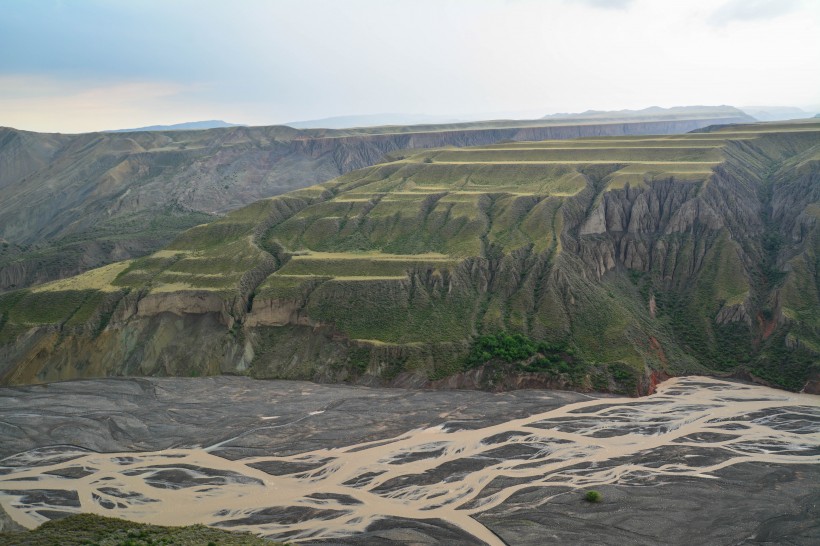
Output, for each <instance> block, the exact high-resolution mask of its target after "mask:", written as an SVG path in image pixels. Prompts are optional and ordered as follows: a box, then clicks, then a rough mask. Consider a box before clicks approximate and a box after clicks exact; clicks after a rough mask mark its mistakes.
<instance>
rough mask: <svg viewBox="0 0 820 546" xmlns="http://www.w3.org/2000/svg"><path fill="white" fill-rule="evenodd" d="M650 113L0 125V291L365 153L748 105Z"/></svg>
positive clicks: (593, 128) (302, 183)
mask: <svg viewBox="0 0 820 546" xmlns="http://www.w3.org/2000/svg"><path fill="white" fill-rule="evenodd" d="M656 118H657V116H656V117H646V118H642V119H641V120H637V121H634V120H633V121H631V122H630V123H601V122H592V123H591V122H588V121H583V120H582V121H578V120H576V121H572V120H562V121H560V122H548V121H543V120H536V121H517V122H509V121H507V122H504V121H497V122H483V123H466V124H458V125H429V126H417V127H378V128H372V129H351V130H342V131H334V130H327V129H321V130H306V131H299V130H296V129H292V128H290V127H281V126H280V127H232V128H225V129H213V130H206V131H184V132H182V131H159V132H156V131H155V132H148V131H143V132H133V133H91V134H82V135H59V134H38V133H30V132H26V131H17V130H14V129H5V128H0V292H3V291H7V290H9V289H13V288H20V287H25V286H29V285H31V284H35V283H39V282H44V281H47V280H52V279H55V278H62V277H67V276H70V275H73V274H76V273H79V272H81V271H85V270H88V269H91V268H93V267H98V266H100V265H104V264H106V263H110V262H113V261H117V260H124V259H129V258H134V257H137V256H142V255H145V254H148V253H150V252H152V251H154V250H158V249H160V248H162V247H163V246H164V245H166V244H168V242H170V240H171V239H173V237H174V236H176V235H177V234H178V233H180V232H182V231H184V230H185V229H188V228H190V227H193V226H196V225H198V224H201V223H204V222H208V221H211V220H214V219H216V218H218V217H220V216H221V215H223V214H224V213H225V212H227V211H229V210H232V209H236V208H238V207H241V206H244V205H247V204H249V203H252V202H254V201H256V200H258V199H262V198H265V197H270V196H272V195H278V194H281V193H285V192H288V191H290V190H293V189H298V188H302V187H306V186H310V185H313V184H317V183H320V182H325V181H327V180H330V179H331V178H334V177H336V176H339V175H340V174H344V173H346V172H349V171H351V170H354V169H358V168H362V167H366V166H369V165H373V164H374V163H376V162H378V161H380V160H381V159H382V157H383V156H384V155H385V154H386V153H388V152H394V151H396V150H401V149H405V148H430V147H436V146H467V145H477V144H489V143H494V142H498V141H501V140H505V139H507V140H542V139H546V138H572V137H578V136H593V135H630V134H645V133H680V132H685V131H689V130H692V129H696V128H699V127H704V126H706V125H709V124H712V123H731V122H737V121H740V120H743V119H745V115H744V114H742V113H741V112H739V111H737V110H727V111H719V112H709V113H708V115H706V114H703V113H701V114H698V115H695V114H693V115H692V116H690V117H689V118H688V119H674V120H668V119H664V118H663V117H661V118H660V119H656Z"/></svg>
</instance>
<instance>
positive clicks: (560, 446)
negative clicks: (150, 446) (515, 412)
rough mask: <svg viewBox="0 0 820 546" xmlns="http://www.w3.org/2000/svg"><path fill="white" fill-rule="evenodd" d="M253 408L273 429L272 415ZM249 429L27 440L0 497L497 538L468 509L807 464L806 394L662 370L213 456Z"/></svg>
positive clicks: (343, 532) (257, 525)
mask: <svg viewBox="0 0 820 546" xmlns="http://www.w3.org/2000/svg"><path fill="white" fill-rule="evenodd" d="M307 414H310V415H317V413H316V412H314V413H310V412H307ZM260 419H262V420H264V421H265V423H266V426H269V427H274V426H276V423H277V419H276V417H275V416H262V417H260ZM254 432H255V430H248V431H242V433H240V434H238V435H237V436H235V437H232V438H228V439H225V440H222V441H220V442H218V443H216V444H213V445H211V446H207V447H201V448H185V449H182V448H179V449H167V450H161V451H151V452H122V453H105V454H100V453H93V452H89V451H86V450H81V449H78V448H72V447H65V446H63V447H60V446H55V447H53V448H38V449H33V450H30V451H27V452H23V453H20V454H17V455H13V456H10V457H7V458H5V459H3V460H2V461H0V504H2V506H3V508H4V509H5V510H6V512H8V514H9V515H10V516H11V517H12V518H13V519H14V520H15V521H17V522H18V523H20V524H22V525H24V526H26V527H34V526H36V525H38V524H40V523H41V522H43V521H45V520H46V519H48V516H49V515H51V514H52V512H50V511H55V512H80V511H81V512H94V513H98V514H102V515H107V516H115V517H123V518H126V519H130V520H134V521H141V522H150V523H158V524H173V525H187V524H193V523H205V524H207V525H214V526H220V527H225V528H230V529H233V530H242V531H250V532H253V533H256V534H260V535H264V536H268V537H271V538H281V539H287V540H289V541H300V540H308V539H322V538H332V537H342V536H347V535H351V534H355V533H358V532H362V531H365V530H366V529H367V528H368V527H369V526H370V525H371V524H373V523H374V522H376V521H378V520H380V519H384V518H391V517H393V518H396V517H398V518H408V519H413V520H430V519H439V520H442V521H444V522H447V523H449V524H451V525H453V526H455V527H458V528H460V529H462V530H464V531H465V532H467V533H469V534H470V535H472V536H473V537H474V538H475V539H479V540H481V541H483V542H485V543H487V544H502V542H501V541H500V539H499V538H498V537H497V536H496V535H495V534H494V533H493V532H491V531H490V530H489V529H487V528H486V527H485V526H484V525H482V524H481V523H479V522H478V521H476V519H474V517H473V516H476V515H478V514H480V513H482V512H485V511H487V510H490V509H495V508H498V507H502V506H504V503H505V501H507V500H508V499H509V498H510V497H511V496H512V495H514V494H516V493H518V492H520V491H522V490H524V489H528V488H533V487H535V488H543V489H544V491H545V493H548V492H549V491H552V490H553V489H554V488H556V487H563V488H567V487H569V488H578V489H579V490H586V489H591V488H595V487H600V486H605V485H608V484H619V485H627V486H628V485H636V486H637V485H650V484H662V483H664V482H665V480H669V479H672V478H675V477H681V476H688V477H693V478H698V479H703V480H709V479H712V478H714V476H715V473H716V472H718V471H720V470H721V469H724V468H726V467H728V466H732V465H737V464H739V463H747V462H763V463H771V464H782V465H790V464H817V463H818V462H820V397H818V396H814V395H801V394H793V393H788V392H784V391H778V390H774V389H769V388H766V387H760V386H753V385H745V384H739V383H731V382H725V381H720V380H716V379H710V378H702V377H689V378H677V379H672V380H669V381H667V382H665V383H663V384H662V385H660V386H659V388H658V392H657V393H656V394H654V395H652V396H648V397H645V398H641V399H632V398H599V399H591V400H585V401H582V402H575V403H569V404H566V405H563V406H561V407H558V408H555V409H550V410H549V411H546V412H544V413H539V414H535V415H531V416H529V417H525V418H520V419H513V420H510V421H506V422H501V423H499V424H494V425H491V426H485V427H482V428H477V429H469V428H460V427H459V425H458V424H457V423H445V424H444V425H440V426H436V427H432V428H423V429H416V430H410V431H407V432H405V433H402V434H400V435H397V436H394V437H391V438H387V439H380V440H375V441H372V442H364V443H354V444H352V445H347V446H344V447H334V448H328V449H317V450H312V451H306V452H302V453H296V454H290V455H284V456H265V455H262V456H253V457H248V456H245V457H242V458H239V459H237V460H230V459H229V458H227V456H228V453H229V452H230V448H231V447H232V446H234V445H236V443H237V442H240V441H246V440H247V437H248V435H249V434H253V433H254ZM231 458H233V456H231ZM502 478H503V479H502ZM542 502H543V503H545V504H548V503H549V502H550V497H549V494H545V497H544V499H543V501H542Z"/></svg>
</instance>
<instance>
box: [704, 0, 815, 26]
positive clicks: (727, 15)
mask: <svg viewBox="0 0 820 546" xmlns="http://www.w3.org/2000/svg"><path fill="white" fill-rule="evenodd" d="M798 4H799V2H798V1H797V0H730V1H729V2H726V3H725V4H723V5H722V6H721V7H720V8H718V9H717V10H715V11H714V13H712V16H711V17H710V18H709V21H710V22H711V23H712V24H713V25H715V26H724V25H727V24H729V23H732V22H735V21H756V20H761V19H773V18H775V17H779V16H781V15H785V14H787V13H789V12H791V11H794V10H795V9H796V8H797V7H798Z"/></svg>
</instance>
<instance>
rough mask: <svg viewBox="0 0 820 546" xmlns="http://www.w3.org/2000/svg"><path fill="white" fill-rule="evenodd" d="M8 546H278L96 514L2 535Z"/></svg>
mask: <svg viewBox="0 0 820 546" xmlns="http://www.w3.org/2000/svg"><path fill="white" fill-rule="evenodd" d="M0 542H2V543H3V544H5V545H7V546H54V545H55V544H59V545H60V546H80V545H88V546H94V545H96V546H149V545H163V544H175V545H177V546H210V545H214V546H216V545H221V546H277V544H280V543H276V542H271V541H270V540H265V539H263V538H259V537H256V536H254V535H252V534H250V533H237V532H231V531H225V530H222V529H213V528H210V527H206V526H204V525H190V526H187V527H165V526H160V525H149V524H145V523H135V522H132V521H127V520H124V519H117V518H108V517H104V516H97V515H94V514H76V515H72V516H68V517H66V518H63V519H58V520H53V521H48V522H46V523H44V524H42V525H40V526H39V527H37V528H36V529H33V530H31V531H23V532H15V533H0Z"/></svg>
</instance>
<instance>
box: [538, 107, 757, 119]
mask: <svg viewBox="0 0 820 546" xmlns="http://www.w3.org/2000/svg"><path fill="white" fill-rule="evenodd" d="M697 116H704V117H706V116H746V117H747V118H748V119H747V121H756V118H754V116H751V115H749V113H748V112H744V111H743V110H740V109H739V108H735V107H734V106H728V105H720V106H673V107H671V108H662V107H660V106H650V107H648V108H643V109H641V110H587V111H585V112H579V113H557V114H547V115H546V116H544V117H543V118H541V119H550V120H558V119H586V120H592V119H594V120H601V121H604V120H632V119H679V118H681V117H685V118H691V117H697Z"/></svg>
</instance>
